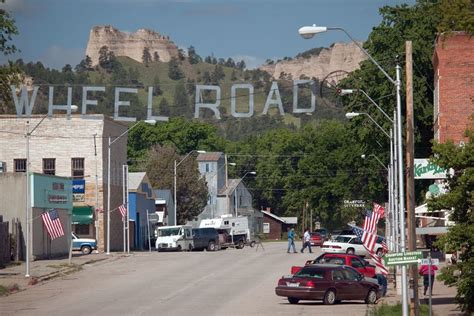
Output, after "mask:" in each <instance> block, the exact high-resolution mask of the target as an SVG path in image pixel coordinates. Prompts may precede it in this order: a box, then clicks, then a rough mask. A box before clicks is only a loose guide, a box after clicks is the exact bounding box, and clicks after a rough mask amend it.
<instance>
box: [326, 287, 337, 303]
mask: <svg viewBox="0 0 474 316" xmlns="http://www.w3.org/2000/svg"><path fill="white" fill-rule="evenodd" d="M323 302H324V304H325V305H333V304H334V303H335V302H336V292H335V291H334V290H328V291H327V292H326V294H325V295H324V299H323Z"/></svg>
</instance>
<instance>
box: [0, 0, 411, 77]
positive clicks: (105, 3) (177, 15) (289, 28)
mask: <svg viewBox="0 0 474 316" xmlns="http://www.w3.org/2000/svg"><path fill="white" fill-rule="evenodd" d="M402 3H408V4H409V5H413V4H414V3H415V0H220V1H219V0H6V1H5V3H4V4H0V7H1V8H4V9H6V10H7V11H9V12H10V13H11V14H12V16H13V18H14V19H15V21H16V25H17V27H18V31H19V35H17V36H15V37H14V38H13V42H12V43H13V44H14V45H15V46H17V48H19V49H20V50H21V52H20V53H17V54H15V55H10V56H8V59H10V60H16V59H17V58H22V59H23V60H24V61H25V62H29V61H33V62H37V61H41V62H42V63H43V64H44V65H45V66H47V67H50V68H56V69H61V68H62V67H63V66H64V65H65V64H71V65H72V66H73V67H74V66H75V65H77V64H78V63H79V62H80V61H81V59H83V58H84V57H85V50H86V46H87V41H88V38H89V32H90V30H91V28H92V27H94V26H96V25H112V26H113V27H115V28H117V29H119V30H120V31H127V32H135V31H136V30H138V29H140V28H148V29H152V30H155V31H157V32H159V33H161V34H163V35H168V36H170V38H171V40H173V41H174V43H175V44H176V45H177V46H178V47H180V48H183V49H186V48H187V47H189V46H191V45H192V46H194V47H195V49H196V52H197V53H198V54H199V55H200V56H202V57H205V56H208V55H211V54H213V55H214V56H216V57H218V58H219V57H223V58H228V57H231V58H233V59H234V60H242V59H243V60H244V61H245V62H246V64H247V66H248V68H254V67H257V66H259V65H261V64H263V63H264V62H265V60H266V59H279V58H283V57H285V56H289V57H293V56H295V55H296V54H298V53H301V52H303V51H305V50H308V49H311V48H314V47H321V46H324V47H328V46H330V45H331V44H332V43H334V42H349V41H350V40H349V39H348V38H347V36H346V35H345V34H344V33H343V32H338V31H331V32H326V33H323V34H318V35H317V36H316V37H314V38H313V39H311V40H304V39H302V38H301V37H300V36H299V35H298V29H299V28H300V27H301V26H305V25H312V24H317V25H321V26H329V27H342V28H344V29H346V30H347V31H348V32H349V33H350V34H351V35H352V36H353V37H354V38H355V39H357V40H362V41H364V40H366V39H367V37H368V35H369V33H370V32H371V30H372V28H373V27H375V26H377V25H379V23H380V22H381V16H380V15H379V8H381V7H383V6H385V5H389V6H395V5H400V4H402ZM5 61H6V57H3V58H2V59H0V62H5Z"/></svg>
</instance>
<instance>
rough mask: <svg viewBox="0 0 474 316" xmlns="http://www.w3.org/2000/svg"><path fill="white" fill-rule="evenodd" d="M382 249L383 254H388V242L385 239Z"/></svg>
mask: <svg viewBox="0 0 474 316" xmlns="http://www.w3.org/2000/svg"><path fill="white" fill-rule="evenodd" d="M382 249H383V253H387V252H388V247H387V241H386V240H385V238H383V239H382Z"/></svg>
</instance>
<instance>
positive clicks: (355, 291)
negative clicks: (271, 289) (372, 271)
mask: <svg viewBox="0 0 474 316" xmlns="http://www.w3.org/2000/svg"><path fill="white" fill-rule="evenodd" d="M275 293H276V295H278V296H284V297H287V298H288V302H290V304H297V303H298V302H299V301H300V300H322V301H323V302H324V304H327V305H332V304H334V303H339V302H341V301H343V300H344V301H345V300H364V301H365V302H366V303H367V304H375V303H376V302H377V300H378V298H379V297H380V289H379V285H378V284H377V283H374V282H373V281H371V280H366V279H365V278H364V275H362V274H360V273H359V272H357V271H356V270H355V269H353V268H351V267H348V266H341V265H335V264H311V265H307V266H305V267H303V269H301V270H300V271H299V272H298V273H296V274H294V275H291V276H286V277H282V278H281V279H280V280H278V285H277V287H276V288H275Z"/></svg>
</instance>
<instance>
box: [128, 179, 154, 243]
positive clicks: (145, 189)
mask: <svg viewBox="0 0 474 316" xmlns="http://www.w3.org/2000/svg"><path fill="white" fill-rule="evenodd" d="M128 178H129V187H128V191H129V194H128V197H129V206H130V245H131V246H130V247H133V248H134V249H144V248H145V244H146V242H147V240H148V235H147V229H148V226H147V212H149V213H153V212H154V211H155V199H156V195H155V191H154V190H153V188H152V186H151V182H150V180H149V179H148V177H147V175H146V173H145V172H130V173H129V176H128Z"/></svg>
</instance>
